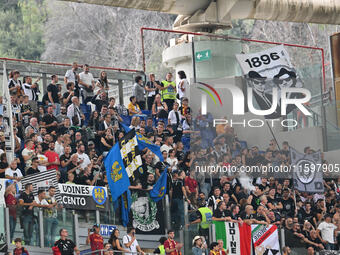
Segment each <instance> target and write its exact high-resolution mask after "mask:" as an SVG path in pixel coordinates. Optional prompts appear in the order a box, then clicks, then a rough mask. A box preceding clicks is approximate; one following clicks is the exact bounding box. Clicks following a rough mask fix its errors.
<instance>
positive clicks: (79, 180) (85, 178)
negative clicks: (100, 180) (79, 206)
mask: <svg viewBox="0 0 340 255" xmlns="http://www.w3.org/2000/svg"><path fill="white" fill-rule="evenodd" d="M92 180H93V177H92V176H91V175H89V176H86V175H83V174H81V175H79V176H76V181H75V182H76V184H79V185H89V184H88V183H87V181H92Z"/></svg>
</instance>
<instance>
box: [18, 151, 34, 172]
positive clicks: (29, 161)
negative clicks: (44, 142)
mask: <svg viewBox="0 0 340 255" xmlns="http://www.w3.org/2000/svg"><path fill="white" fill-rule="evenodd" d="M33 154H34V150H30V149H28V148H25V149H23V151H22V153H21V155H22V156H25V157H26V156H30V157H31V156H32V155H33ZM25 163H26V166H27V167H31V164H32V159H29V160H27V161H26V162H25Z"/></svg>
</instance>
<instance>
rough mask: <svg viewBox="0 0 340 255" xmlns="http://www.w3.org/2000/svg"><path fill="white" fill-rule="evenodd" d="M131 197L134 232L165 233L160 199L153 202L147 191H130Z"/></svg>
mask: <svg viewBox="0 0 340 255" xmlns="http://www.w3.org/2000/svg"><path fill="white" fill-rule="evenodd" d="M131 198H132V204H131V212H132V213H131V217H132V219H131V220H132V226H133V227H134V228H136V233H137V234H150V235H151V234H152V235H154V234H160V235H163V234H165V233H164V215H163V212H164V210H163V208H162V201H158V202H157V203H156V202H154V201H153V200H152V199H151V198H150V195H149V192H147V191H132V192H131Z"/></svg>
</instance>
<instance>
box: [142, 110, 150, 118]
mask: <svg viewBox="0 0 340 255" xmlns="http://www.w3.org/2000/svg"><path fill="white" fill-rule="evenodd" d="M142 113H143V114H145V115H148V117H149V116H150V115H151V111H149V110H143V111H142Z"/></svg>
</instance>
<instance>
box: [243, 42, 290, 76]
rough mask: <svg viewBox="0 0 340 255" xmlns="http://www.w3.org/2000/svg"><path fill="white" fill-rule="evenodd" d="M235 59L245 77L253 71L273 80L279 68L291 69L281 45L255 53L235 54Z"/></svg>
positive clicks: (287, 56)
mask: <svg viewBox="0 0 340 255" xmlns="http://www.w3.org/2000/svg"><path fill="white" fill-rule="evenodd" d="M236 59H237V61H238V62H239V64H240V66H241V69H242V72H243V74H245V75H247V74H249V72H251V71H253V72H257V73H260V74H261V75H262V76H266V77H268V78H273V77H274V76H275V75H276V74H277V73H278V72H279V70H280V68H281V67H288V68H292V67H293V66H292V64H291V62H290V59H289V55H288V52H287V51H286V49H285V48H284V47H283V46H282V45H279V46H276V47H273V48H270V49H266V50H264V51H260V52H256V53H249V54H236Z"/></svg>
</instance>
